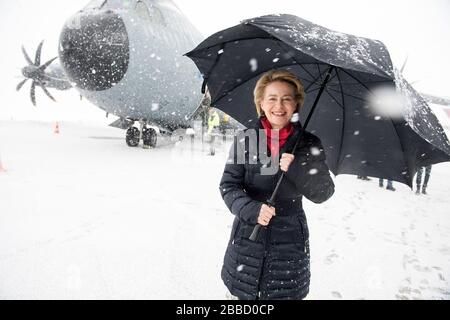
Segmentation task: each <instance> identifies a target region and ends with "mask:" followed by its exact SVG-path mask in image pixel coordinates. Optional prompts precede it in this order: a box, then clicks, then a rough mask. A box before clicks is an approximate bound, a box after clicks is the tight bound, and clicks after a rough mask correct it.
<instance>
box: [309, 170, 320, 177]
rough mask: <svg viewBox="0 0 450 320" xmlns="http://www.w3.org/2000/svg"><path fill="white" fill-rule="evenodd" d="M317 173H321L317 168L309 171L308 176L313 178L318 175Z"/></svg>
mask: <svg viewBox="0 0 450 320" xmlns="http://www.w3.org/2000/svg"><path fill="white" fill-rule="evenodd" d="M317 172H319V171H318V170H317V169H316V168H313V169H311V170H309V171H308V174H310V175H312V176H313V175H315V174H317Z"/></svg>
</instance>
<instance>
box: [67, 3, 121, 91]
mask: <svg viewBox="0 0 450 320" xmlns="http://www.w3.org/2000/svg"><path fill="white" fill-rule="evenodd" d="M59 57H60V61H61V64H62V66H63V68H64V69H65V71H66V74H67V76H68V77H69V80H70V81H71V82H74V83H75V84H76V86H78V87H79V88H81V89H85V90H90V91H100V90H106V89H109V88H111V87H113V86H114V85H115V84H116V83H118V82H119V81H120V80H121V79H122V78H123V77H124V75H125V73H126V71H127V69H128V63H129V58H130V52H129V40H128V34H127V30H126V28H125V24H124V22H123V20H122V18H121V17H120V16H119V15H118V14H116V13H114V12H113V11H110V10H108V11H99V10H92V11H87V12H83V11H81V12H79V13H78V14H76V15H74V16H72V17H71V18H70V19H69V21H67V22H66V24H65V26H64V28H63V30H62V32H61V35H60V39H59Z"/></svg>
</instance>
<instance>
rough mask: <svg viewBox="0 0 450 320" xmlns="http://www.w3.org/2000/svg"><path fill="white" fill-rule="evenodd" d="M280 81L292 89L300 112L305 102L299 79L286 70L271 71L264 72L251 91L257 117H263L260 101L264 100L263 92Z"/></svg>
mask: <svg viewBox="0 0 450 320" xmlns="http://www.w3.org/2000/svg"><path fill="white" fill-rule="evenodd" d="M275 81H280V82H285V83H287V84H290V85H291V86H292V87H293V89H294V99H295V100H296V102H297V110H298V111H300V109H301V107H302V106H303V102H304V101H305V90H304V89H303V84H302V82H301V81H300V79H299V78H297V76H296V75H294V74H293V73H291V72H289V71H287V70H272V71H269V72H266V73H265V74H263V75H262V76H261V78H259V80H258V82H257V83H256V86H255V90H254V91H253V97H254V98H253V101H254V102H255V106H256V112H257V113H258V116H263V115H264V111H263V110H262V108H261V101H262V99H263V98H264V90H265V89H266V87H267V86H268V85H269V84H271V83H272V82H275Z"/></svg>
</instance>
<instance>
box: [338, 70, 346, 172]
mask: <svg viewBox="0 0 450 320" xmlns="http://www.w3.org/2000/svg"><path fill="white" fill-rule="evenodd" d="M338 71H339V70H337V69H336V76H337V78H338V83H339V86H340V87H341V99H342V105H345V100H344V88H342V83H341V77H340V76H339V73H338ZM344 132H345V109H344V108H342V127H341V139H340V143H339V152H338V157H337V163H336V168H337V171H339V165H340V163H341V156H342V155H341V153H342V146H343V145H344Z"/></svg>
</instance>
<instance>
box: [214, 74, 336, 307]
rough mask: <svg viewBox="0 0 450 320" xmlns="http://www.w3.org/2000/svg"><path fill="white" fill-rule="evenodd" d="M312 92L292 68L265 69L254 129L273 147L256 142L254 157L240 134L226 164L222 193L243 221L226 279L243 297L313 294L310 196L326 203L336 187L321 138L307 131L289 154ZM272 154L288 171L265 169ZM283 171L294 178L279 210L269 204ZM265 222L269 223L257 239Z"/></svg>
mask: <svg viewBox="0 0 450 320" xmlns="http://www.w3.org/2000/svg"><path fill="white" fill-rule="evenodd" d="M304 96H305V93H304V89H303V85H302V83H301V82H300V80H299V79H298V78H297V77H296V76H295V75H293V74H292V73H290V72H288V71H284V70H277V71H271V72H268V73H266V74H264V75H263V76H262V77H261V78H260V79H259V80H258V82H257V84H256V87H255V90H254V102H255V105H256V109H257V112H258V115H259V116H260V118H259V119H258V121H256V125H255V127H254V128H250V129H247V131H249V130H252V129H253V130H254V131H255V133H256V136H257V137H258V138H259V135H261V134H262V135H266V136H267V139H266V141H267V148H266V146H264V148H262V150H264V152H263V153H264V155H263V154H260V153H258V151H255V150H261V148H259V147H257V148H255V147H253V153H254V152H256V154H252V151H251V150H250V149H252V148H251V147H250V144H251V143H252V141H248V140H246V139H235V142H234V145H233V147H232V152H231V153H230V158H229V159H228V161H227V164H226V165H225V170H224V173H223V177H222V180H221V182H220V192H221V194H222V197H223V199H224V201H225V204H226V205H227V207H228V208H229V209H230V211H231V212H232V213H233V214H234V215H235V219H234V222H233V227H232V232H231V237H230V240H229V243H228V247H227V250H226V253H225V258H224V264H223V267H222V279H223V281H224V283H225V285H226V286H227V287H228V289H229V290H230V293H231V294H232V295H234V296H237V297H238V298H239V299H303V298H304V297H305V296H306V295H307V294H308V292H309V279H310V267H309V265H310V263H309V244H308V238H309V233H308V227H307V223H306V216H305V213H304V211H303V209H302V196H305V197H306V198H308V199H309V200H311V201H313V202H315V203H321V202H323V201H325V200H327V199H328V198H330V197H331V195H332V194H333V193H334V184H333V181H332V179H331V177H330V175H329V171H328V167H327V165H326V163H325V154H324V152H323V148H322V144H321V142H320V140H319V138H317V137H316V136H314V135H313V134H311V133H309V132H306V131H305V132H303V133H302V135H303V136H302V138H301V142H300V144H299V145H298V147H297V149H296V151H295V154H290V153H289V152H291V150H292V149H293V146H294V144H295V141H296V140H297V137H298V136H299V133H300V130H301V126H300V123H299V122H297V123H291V118H292V116H293V114H294V113H296V112H298V111H299V110H300V108H301V107H302V105H303V101H304ZM255 129H256V130H255ZM274 130H277V132H278V136H279V143H278V144H277V143H276V141H273V139H271V138H270V137H273V136H277V135H276V132H274ZM245 133H246V134H247V133H248V132H245ZM247 136H251V135H247ZM253 140H255V139H253ZM257 141H260V140H259V139H257ZM239 154H244V155H245V157H244V158H245V159H244V160H245V161H239ZM266 155H267V156H268V157H269V156H270V159H272V163H273V162H275V163H278V161H277V160H279V167H280V170H276V171H277V172H276V173H275V174H263V173H262V171H261V170H262V169H263V168H264V167H267V163H266V164H263V163H261V160H262V159H263V158H264V157H265V156H266ZM252 160H254V161H252ZM288 169H289V170H288ZM281 170H282V171H285V172H286V176H285V179H284V181H283V182H282V184H281V187H280V189H279V192H278V195H277V198H276V199H275V206H274V207H271V206H269V205H267V204H266V203H265V202H266V201H267V199H269V198H270V196H271V194H272V191H273V190H274V188H275V185H276V183H277V181H278V177H279V175H280V174H281ZM257 223H259V224H261V225H262V226H264V227H265V228H261V231H260V233H259V236H258V239H256V241H251V240H249V236H250V234H251V232H252V230H253V228H254V226H255V225H256V224H257Z"/></svg>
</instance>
